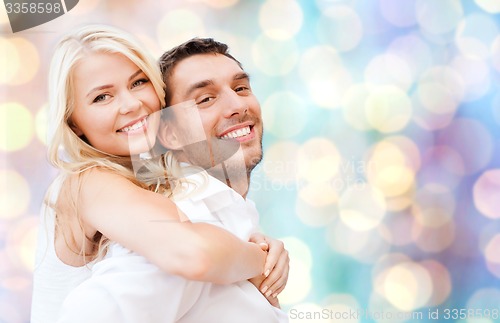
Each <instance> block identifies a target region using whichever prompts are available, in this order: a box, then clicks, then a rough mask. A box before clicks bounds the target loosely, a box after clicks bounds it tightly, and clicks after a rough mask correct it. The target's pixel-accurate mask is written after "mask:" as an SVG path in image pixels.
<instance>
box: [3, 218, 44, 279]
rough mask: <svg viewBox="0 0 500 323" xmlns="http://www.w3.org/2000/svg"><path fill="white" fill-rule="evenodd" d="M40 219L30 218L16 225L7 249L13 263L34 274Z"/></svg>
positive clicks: (8, 240)
mask: <svg viewBox="0 0 500 323" xmlns="http://www.w3.org/2000/svg"><path fill="white" fill-rule="evenodd" d="M38 224H39V218H38V217H35V216H30V217H26V218H24V219H22V220H21V221H20V222H18V223H17V224H16V226H15V227H14V229H13V230H11V231H10V232H9V235H8V237H7V246H6V249H7V251H8V254H9V255H10V256H11V259H12V260H14V261H12V263H14V264H17V263H19V265H21V266H22V267H23V268H24V269H26V270H28V271H30V272H32V271H33V269H34V267H35V264H34V260H35V249H36V243H37V236H38Z"/></svg>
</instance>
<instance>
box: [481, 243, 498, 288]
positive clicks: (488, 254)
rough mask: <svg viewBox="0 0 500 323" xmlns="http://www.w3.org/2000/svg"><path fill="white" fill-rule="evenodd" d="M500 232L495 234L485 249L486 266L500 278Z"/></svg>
mask: <svg viewBox="0 0 500 323" xmlns="http://www.w3.org/2000/svg"><path fill="white" fill-rule="evenodd" d="M498 250H500V234H497V235H495V236H494V237H493V238H492V239H491V240H490V242H489V243H488V244H487V245H486V247H485V249H484V257H485V258H486V266H487V268H488V270H489V271H490V272H491V273H492V274H493V275H494V276H495V277H497V278H500V254H499V253H498Z"/></svg>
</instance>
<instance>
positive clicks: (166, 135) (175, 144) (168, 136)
mask: <svg viewBox="0 0 500 323" xmlns="http://www.w3.org/2000/svg"><path fill="white" fill-rule="evenodd" d="M173 128H174V127H173V126H172V125H170V124H169V123H168V122H164V121H162V122H160V129H159V130H158V135H157V138H158V141H159V142H160V144H161V145H162V146H163V147H165V148H167V149H171V150H179V149H180V148H181V147H182V145H181V144H180V142H179V140H178V139H177V136H176V135H175V131H174V129H173Z"/></svg>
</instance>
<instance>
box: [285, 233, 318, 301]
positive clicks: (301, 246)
mask: <svg viewBox="0 0 500 323" xmlns="http://www.w3.org/2000/svg"><path fill="white" fill-rule="evenodd" d="M280 240H281V241H283V243H284V244H285V248H286V249H287V250H288V253H289V255H290V272H289V274H288V283H287V284H286V288H285V289H284V290H283V292H282V293H281V294H280V303H281V304H282V305H291V304H296V303H298V302H300V301H302V300H303V299H305V298H306V296H307V295H308V294H309V292H310V290H311V287H312V277H311V268H312V265H313V263H312V255H311V251H310V250H309V247H308V246H307V244H305V243H304V242H303V241H302V240H299V239H297V238H294V237H285V238H282V239H280Z"/></svg>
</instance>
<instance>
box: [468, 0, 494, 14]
mask: <svg viewBox="0 0 500 323" xmlns="http://www.w3.org/2000/svg"><path fill="white" fill-rule="evenodd" d="M474 1H475V2H476V4H477V5H478V6H479V7H480V8H481V9H483V10H484V11H486V12H488V13H500V2H498V1H491V0H474Z"/></svg>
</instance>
